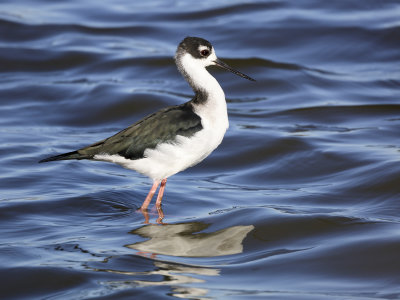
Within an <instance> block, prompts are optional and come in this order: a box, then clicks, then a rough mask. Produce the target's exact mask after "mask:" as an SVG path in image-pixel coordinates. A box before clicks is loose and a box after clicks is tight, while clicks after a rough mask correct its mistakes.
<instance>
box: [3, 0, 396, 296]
mask: <svg viewBox="0 0 400 300" xmlns="http://www.w3.org/2000/svg"><path fill="white" fill-rule="evenodd" d="M188 35H194V36H201V37H204V38H206V39H208V40H210V41H211V42H212V43H213V45H214V46H215V48H216V52H217V55H218V56H219V57H220V58H221V59H223V60H225V61H226V62H227V63H229V64H230V65H232V66H233V67H235V68H237V69H239V70H241V71H243V72H244V73H246V74H248V75H250V76H252V77H254V78H256V79H257V82H255V83H253V82H250V81H247V80H243V79H242V78H240V77H237V76H234V75H233V74H231V73H228V72H224V71H221V70H216V69H213V70H211V71H212V72H213V74H214V75H215V76H216V77H217V79H218V80H219V81H220V83H221V85H222V87H223V88H224V90H225V94H226V97H227V101H228V108H229V115H230V128H229V131H228V132H227V134H226V137H225V139H224V141H223V143H222V144H221V146H220V147H219V148H218V149H217V150H216V151H215V152H214V153H213V154H212V155H211V156H210V157H209V158H208V159H206V160H205V161H204V162H203V163H201V164H200V165H198V166H196V167H194V168H191V169H189V170H186V171H185V172H182V173H180V174H178V175H176V176H173V177H171V178H170V179H169V182H168V184H167V189H166V194H165V198H164V201H163V203H164V205H163V209H164V214H165V219H164V222H165V223H167V224H165V225H158V224H156V219H157V214H156V212H155V211H154V210H153V211H151V213H150V223H151V224H148V225H147V224H144V223H143V222H144V218H143V216H142V215H141V214H140V213H138V212H137V208H138V207H139V206H140V205H141V203H142V201H143V200H144V198H145V196H146V194H147V192H148V190H149V189H150V186H151V182H150V181H149V180H148V179H147V178H144V177H143V176H141V175H139V174H137V173H135V172H132V171H129V170H125V169H123V168H121V167H119V166H116V165H112V164H108V163H102V162H91V161H69V162H55V163H47V164H38V163H37V162H38V160H40V159H42V158H44V157H46V156H47V155H51V154H57V153H63V152H67V151H72V150H75V149H77V148H79V147H82V146H85V145H88V144H90V143H92V142H95V141H98V140H100V139H103V138H105V137H108V136H110V135H112V134H113V133H115V132H117V131H118V130H120V129H122V128H124V127H127V126H129V125H130V124H131V123H133V122H134V121H136V120H138V119H139V118H141V117H143V116H145V115H147V114H148V113H151V112H153V111H155V110H157V109H159V108H162V107H164V106H168V105H174V104H178V103H182V102H185V101H187V100H188V99H190V98H191V96H192V91H191V90H190V88H189V86H188V85H187V83H186V82H185V81H184V80H183V78H182V77H181V75H180V74H179V73H178V71H177V70H176V67H175V65H174V62H173V59H172V57H173V55H174V52H175V49H176V46H177V44H178V43H179V42H180V41H181V40H182V39H183V38H184V37H185V36H188ZM399 78H400V3H399V1H397V0H396V1H376V0H374V1H371V0H367V1H355V0H352V1H321V0H320V1H312V0H305V1H227V0H225V1H210V0H205V1H161V0H159V1H126V0H119V1H115V0H107V1H94V0H89V1H77V0H75V1H70V0H68V1H66V0H64V1H46V0H42V1H40V0H37V1H29V0H21V1H12V0H4V1H2V2H1V4H0V124H1V126H0V137H1V144H0V159H1V164H0V177H1V180H0V199H1V200H0V232H1V235H0V239H1V240H0V276H1V278H0V295H1V298H2V299H174V298H175V299H176V298H180V299H182V298H183V299H253V298H254V299H265V298H268V299H400V217H399V216H400V159H399V157H400V148H399V147H400V143H399V141H400V140H399V137H400V101H399V88H400V80H399Z"/></svg>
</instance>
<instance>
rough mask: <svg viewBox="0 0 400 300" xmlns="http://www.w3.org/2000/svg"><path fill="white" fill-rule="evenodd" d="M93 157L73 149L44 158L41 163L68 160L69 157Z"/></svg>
mask: <svg viewBox="0 0 400 300" xmlns="http://www.w3.org/2000/svg"><path fill="white" fill-rule="evenodd" d="M90 158H91V157H88V156H87V155H83V154H80V153H79V152H78V151H72V152H68V153H64V154H60V155H56V156H51V157H47V158H45V159H42V160H41V161H39V163H44V162H48V161H53V160H67V159H90Z"/></svg>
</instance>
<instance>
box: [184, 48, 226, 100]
mask: <svg viewBox="0 0 400 300" xmlns="http://www.w3.org/2000/svg"><path fill="white" fill-rule="evenodd" d="M177 66H178V69H179V71H180V72H181V73H182V74H183V76H184V77H185V79H186V80H187V81H188V83H189V84H190V86H191V87H192V89H193V90H194V91H195V92H202V93H206V94H207V95H208V98H209V99H210V100H212V99H213V100H219V101H223V102H224V104H225V94H224V91H223V90H222V88H221V86H220V85H219V83H218V81H217V80H216V79H215V78H214V77H213V76H212V75H211V74H210V73H209V72H208V71H207V70H206V68H205V66H204V64H203V62H202V61H201V60H198V59H193V57H192V56H191V55H190V54H184V55H182V56H181V57H179V58H178V59H177Z"/></svg>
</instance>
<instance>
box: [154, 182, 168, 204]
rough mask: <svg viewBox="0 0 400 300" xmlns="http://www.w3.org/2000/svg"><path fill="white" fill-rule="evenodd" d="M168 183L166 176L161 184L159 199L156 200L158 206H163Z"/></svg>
mask: <svg viewBox="0 0 400 300" xmlns="http://www.w3.org/2000/svg"><path fill="white" fill-rule="evenodd" d="M166 184H167V178H164V179H163V180H161V186H160V190H159V191H158V195H157V201H156V207H157V208H159V207H161V201H162V197H163V195H164V190H165V185H166Z"/></svg>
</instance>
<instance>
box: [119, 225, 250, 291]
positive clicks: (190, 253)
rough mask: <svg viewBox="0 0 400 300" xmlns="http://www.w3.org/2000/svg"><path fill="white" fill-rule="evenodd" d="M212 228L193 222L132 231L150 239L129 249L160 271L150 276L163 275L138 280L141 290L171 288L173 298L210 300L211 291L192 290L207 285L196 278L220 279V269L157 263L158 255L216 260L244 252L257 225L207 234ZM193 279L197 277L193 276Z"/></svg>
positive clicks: (229, 228)
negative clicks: (199, 285) (159, 277)
mask: <svg viewBox="0 0 400 300" xmlns="http://www.w3.org/2000/svg"><path fill="white" fill-rule="evenodd" d="M208 227H209V224H205V223H202V222H190V223H181V224H164V225H163V226H159V225H156V224H150V225H146V226H142V227H140V228H138V229H135V230H133V231H131V232H130V233H131V234H135V235H139V236H140V237H142V238H146V239H147V240H146V241H142V242H137V243H134V244H130V245H126V247H128V248H131V249H134V250H137V254H138V255H141V256H145V257H147V258H150V259H153V260H154V265H155V266H156V267H157V269H156V270H153V271H151V272H149V274H148V275H155V274H158V275H163V278H164V279H163V280H162V281H150V280H149V281H147V280H135V281H134V283H135V285H138V286H160V285H168V286H171V288H172V292H173V295H174V296H175V297H178V298H185V299H209V298H208V297H207V293H208V289H205V288H201V287H198V286H196V287H191V286H189V285H190V284H193V283H195V284H198V283H203V282H205V280H204V279H199V278H196V275H201V276H202V277H204V276H218V275H219V273H220V270H219V269H215V268H208V267H201V266H198V265H196V266H191V265H182V264H178V263H166V262H161V261H158V260H157V255H169V256H177V257H215V256H224V255H232V254H238V253H242V252H243V240H244V239H245V237H246V236H247V234H248V233H249V232H250V231H252V230H253V229H254V226H253V225H247V226H244V225H238V226H232V227H228V228H224V229H220V230H217V231H214V232H203V231H204V230H206V229H207V228H208ZM192 275H193V276H192Z"/></svg>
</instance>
